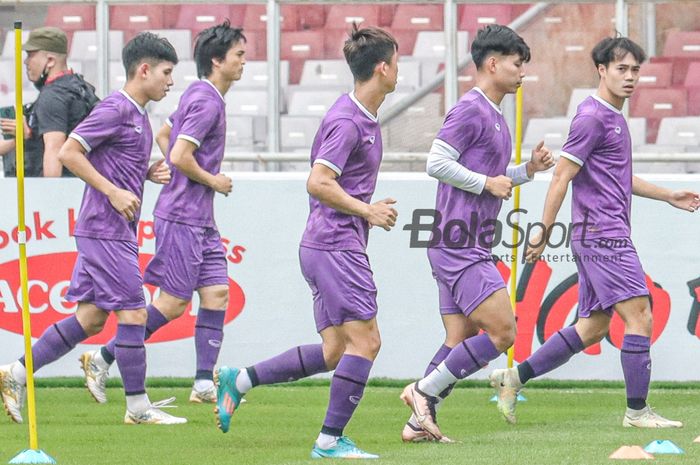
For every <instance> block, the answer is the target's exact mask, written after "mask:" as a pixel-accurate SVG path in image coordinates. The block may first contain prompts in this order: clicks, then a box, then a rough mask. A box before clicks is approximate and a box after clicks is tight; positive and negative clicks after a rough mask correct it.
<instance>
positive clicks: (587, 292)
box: [571, 237, 649, 318]
mask: <svg viewBox="0 0 700 465" xmlns="http://www.w3.org/2000/svg"><path fill="white" fill-rule="evenodd" d="M571 250H572V251H573V252H574V257H575V258H576V268H578V286H579V287H578V316H579V317H581V318H588V317H590V316H591V312H605V313H606V314H607V315H612V312H613V306H614V305H615V304H616V303H618V302H622V301H624V300H627V299H631V298H632V297H640V296H648V295H649V289H648V288H647V284H646V277H645V276H644V270H643V269H642V264H641V263H640V262H639V257H638V256H637V250H636V249H635V248H634V245H633V244H632V241H631V240H630V239H629V238H624V237H623V238H613V239H610V238H597V239H586V241H585V246H584V244H583V243H582V242H581V241H576V240H574V241H572V242H571Z"/></svg>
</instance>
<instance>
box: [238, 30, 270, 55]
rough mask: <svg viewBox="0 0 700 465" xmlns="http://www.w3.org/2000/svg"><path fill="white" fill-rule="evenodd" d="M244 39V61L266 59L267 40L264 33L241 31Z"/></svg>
mask: <svg viewBox="0 0 700 465" xmlns="http://www.w3.org/2000/svg"><path fill="white" fill-rule="evenodd" d="M243 34H244V35H245V38H246V44H245V47H246V48H245V58H246V60H265V59H267V38H266V34H265V32H264V31H246V30H244V31H243Z"/></svg>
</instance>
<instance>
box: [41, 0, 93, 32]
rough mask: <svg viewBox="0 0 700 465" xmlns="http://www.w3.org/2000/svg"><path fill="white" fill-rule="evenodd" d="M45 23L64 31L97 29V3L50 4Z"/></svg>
mask: <svg viewBox="0 0 700 465" xmlns="http://www.w3.org/2000/svg"><path fill="white" fill-rule="evenodd" d="M44 25H45V26H53V27H57V28H60V29H62V30H64V31H84V30H89V29H95V5H49V6H48V7H47V9H46V21H44Z"/></svg>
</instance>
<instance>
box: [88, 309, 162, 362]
mask: <svg viewBox="0 0 700 465" xmlns="http://www.w3.org/2000/svg"><path fill="white" fill-rule="evenodd" d="M146 313H148V318H147V319H146V336H145V339H144V340H146V341H147V340H148V338H149V337H151V335H153V333H155V332H156V331H158V330H159V329H160V328H162V327H163V326H165V325H166V324H168V321H170V320H168V319H167V318H165V315H163V314H162V313H160V310H158V309H157V308H156V307H155V306H153V305H152V304H151V305H149V306H148V307H146ZM116 343H117V338H116V337H113V338H112V339H110V340H109V342H108V343H107V344H105V345H103V346H102V348H101V349H100V352H101V353H102V359H103V360H104V361H105V362H107V363H108V364H110V365H111V364H112V363H114V345H115V344H116Z"/></svg>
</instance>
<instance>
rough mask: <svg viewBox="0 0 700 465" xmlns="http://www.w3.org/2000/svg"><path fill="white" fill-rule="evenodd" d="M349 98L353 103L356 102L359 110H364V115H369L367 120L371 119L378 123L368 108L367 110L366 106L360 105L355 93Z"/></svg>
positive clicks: (351, 93) (350, 94)
mask: <svg viewBox="0 0 700 465" xmlns="http://www.w3.org/2000/svg"><path fill="white" fill-rule="evenodd" d="M348 96H349V97H350V100H352V101H353V102H355V105H357V108H359V109H360V110H362V113H364V114H365V115H367V118H369V119H371V120H372V121H374V122H375V123H376V122H377V117H376V116H374V115H373V114H372V113H371V112H370V111H369V110H368V109H367V108H365V106H364V105H362V104H361V103H360V101H359V100H357V97H355V92H350V93H349V94H348Z"/></svg>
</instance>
